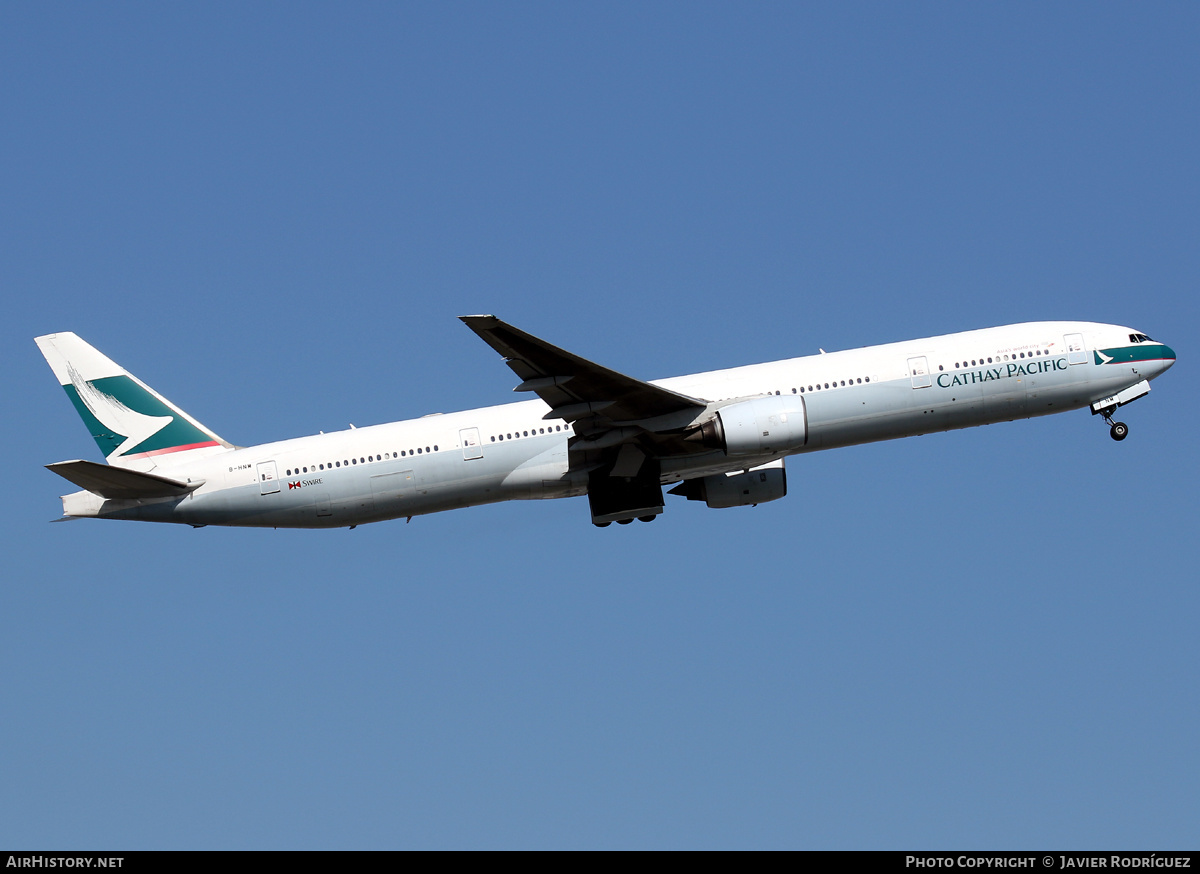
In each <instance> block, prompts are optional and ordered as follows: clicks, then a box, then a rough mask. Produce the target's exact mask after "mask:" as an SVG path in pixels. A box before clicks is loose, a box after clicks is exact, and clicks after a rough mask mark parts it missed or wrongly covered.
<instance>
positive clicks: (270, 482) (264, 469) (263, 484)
mask: <svg viewBox="0 0 1200 874" xmlns="http://www.w3.org/2000/svg"><path fill="white" fill-rule="evenodd" d="M258 486H259V489H260V491H259V494H261V495H273V494H275V493H276V492H277V491H279V471H278V470H277V469H276V468H275V462H273V461H261V462H259V464H258Z"/></svg>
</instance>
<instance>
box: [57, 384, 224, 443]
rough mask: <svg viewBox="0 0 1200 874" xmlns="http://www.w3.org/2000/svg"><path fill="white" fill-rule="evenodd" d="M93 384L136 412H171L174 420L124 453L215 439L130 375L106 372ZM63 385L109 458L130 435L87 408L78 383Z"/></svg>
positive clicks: (147, 413) (159, 413) (153, 414)
mask: <svg viewBox="0 0 1200 874" xmlns="http://www.w3.org/2000/svg"><path fill="white" fill-rule="evenodd" d="M91 384H92V386H93V387H94V388H95V389H96V390H97V391H99V392H102V393H104V394H106V395H109V396H110V397H112V398H114V399H115V400H117V401H119V402H120V403H121V404H123V405H124V406H126V407H128V408H129V409H131V410H133V411H134V412H136V413H142V414H143V415H146V416H171V423H170V424H169V425H167V426H166V427H165V428H163V429H162V430H161V431H159V432H157V433H156V434H152V435H150V437H148V438H146V439H145V440H143V441H142V442H141V443H139V444H138V445H137V446H134V447H133V448H131V449H129V450H128V451H126V452H124V453H122V455H136V454H137V453H139V452H154V451H156V450H159V449H171V448H173V447H175V446H188V445H190V444H193V443H207V442H209V441H213V440H215V439H216V438H215V437H214V436H213V435H212V434H209V433H207V432H205V431H202V430H200V429H199V428H197V427H196V426H195V425H193V424H192V423H191V422H189V421H188V420H187V419H184V418H182V417H180V416H178V415H176V413H175V411H174V410H172V409H171V408H170V407H168V406H167V405H166V404H164V403H163V402H162V401H160V400H159V399H158V398H156V397H155V396H154V395H152V394H150V392H148V391H146V390H145V389H144V388H142V387H141V386H140V385H138V384H137V383H136V382H134V381H133V380H132V379H130V378H129V377H128V376H106V377H104V378H102V379H93V380H91ZM63 389H64V390H65V391H66V393H67V397H69V398H70V399H71V403H72V404H74V405H75V411H76V412H77V413H79V417H80V418H81V419H83V423H84V424H85V425H87V429H88V431H89V432H90V433H91V435H92V439H94V440H95V441H96V445H97V446H99V447H100V451H101V452H103V453H104V457H105V458H107V457H108V456H110V455H112V454H113V452H115V451H116V449H117V447H118V446H120V445H121V444H122V443H124V442H125V438H126V437H127V436H128V435H125V434H114V433H113V432H112V431H110V430H109V429H108V428H106V427H104V425H103V424H101V423H100V421H99V420H98V419H97V418H96V417H95V416H93V415H92V412H91V410H89V409H88V408H87V405H86V404H85V403H84V402H83V400H82V399H81V398H80V397H79V392H77V391H76V390H75V386H73V385H71V384H69V383H68V384H67V385H64V386H63Z"/></svg>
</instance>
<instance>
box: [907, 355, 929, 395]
mask: <svg viewBox="0 0 1200 874" xmlns="http://www.w3.org/2000/svg"><path fill="white" fill-rule="evenodd" d="M908 375H909V376H910V377H912V387H913V388H929V386H931V385H933V379H932V377H930V375H929V362H928V361H927V360H926V359H925V356H924V355H921V356H919V357H917V358H910V359H908Z"/></svg>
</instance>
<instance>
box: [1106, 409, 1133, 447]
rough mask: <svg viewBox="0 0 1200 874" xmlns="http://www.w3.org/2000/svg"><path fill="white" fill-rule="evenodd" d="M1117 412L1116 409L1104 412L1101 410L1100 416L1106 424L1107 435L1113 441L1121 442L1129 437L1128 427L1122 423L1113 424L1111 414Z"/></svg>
mask: <svg viewBox="0 0 1200 874" xmlns="http://www.w3.org/2000/svg"><path fill="white" fill-rule="evenodd" d="M1116 411H1117V408H1116V407H1109V408H1108V409H1106V410H1101V411H1100V415H1102V416H1103V417H1104V421H1105V422H1108V426H1109V427H1108V435H1109V436H1110V437H1112V439H1113V440H1116V441H1118V442H1119V441H1121V440H1124V439H1125V438H1126V437H1128V436H1129V426H1128V425H1126V424H1125V423H1124V422H1114V421H1113V419H1112V414H1113V413H1115V412H1116Z"/></svg>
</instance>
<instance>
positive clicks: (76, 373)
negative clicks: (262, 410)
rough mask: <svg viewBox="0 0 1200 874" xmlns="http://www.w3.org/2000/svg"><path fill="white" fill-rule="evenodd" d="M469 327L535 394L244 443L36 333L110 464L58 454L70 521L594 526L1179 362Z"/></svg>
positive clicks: (1111, 405) (1090, 334)
mask: <svg viewBox="0 0 1200 874" xmlns="http://www.w3.org/2000/svg"><path fill="white" fill-rule="evenodd" d="M462 321H463V322H464V323H466V325H467V327H469V328H470V329H471V330H472V331H474V332H475V333H476V334H477V335H479V337H480V338H481V339H482V340H483V341H484V342H485V343H487V344H488V345H489V346H491V347H492V348H493V349H494V350H496V352H498V353H499V354H500V355H501V356H502V357H503V358H504V361H505V363H506V364H507V365H508V366H509V368H510V369H511V370H512V371H513V373H515V374H516V376H517V379H518V380H519V384H518V385H517V386H516V388H514V389H513V390H514V391H516V392H521V393H523V394H528V395H532V397H531V398H530V399H529V400H523V401H520V402H517V403H510V404H503V405H500V406H494V407H484V408H482V409H476V410H466V411H464V412H461V413H447V414H435V415H431V416H425V417H422V418H419V419H409V420H406V421H402V422H393V423H391V424H387V425H374V426H371V427H364V428H353V427H351V429H350V430H347V431H338V432H335V433H328V434H325V433H322V434H317V435H315V436H310V437H297V438H294V439H290V440H282V441H279V442H277V443H265V444H263V445H261V446H250V447H242V446H235V445H234V444H232V443H230V442H229V441H227V440H224V439H223V438H221V437H219V436H218V435H217V434H216V432H214V431H212V430H211V429H209V428H207V427H205V426H204V425H202V424H201V423H200V422H199V421H197V420H196V419H193V418H192V417H191V416H189V415H188V414H187V413H185V412H183V411H182V410H181V409H179V408H178V407H176V406H175V405H174V404H172V403H171V402H170V401H168V400H167V399H166V398H164V397H163V396H162V395H160V394H159V393H158V392H156V391H154V390H153V389H152V388H150V387H149V386H147V385H146V384H145V383H143V382H142V381H141V380H139V379H138V378H137V377H135V376H133V375H132V374H130V373H128V372H126V371H125V370H123V369H122V368H121V367H119V366H118V365H117V364H115V363H114V362H113V361H112V360H110V359H109V358H107V357H106V356H104V355H103V354H101V353H100V352H99V351H97V350H96V349H94V348H93V347H92V346H89V345H88V344H87V343H85V342H84V341H83V340H81V339H80V338H79V337H77V336H76V335H75V334H72V333H61V334H47V335H46V336H44V337H38V338H37V344H38V347H39V348H40V349H41V351H42V354H43V355H44V356H45V357H46V360H47V362H49V364H50V367H51V369H52V370H53V371H54V375H55V376H57V377H58V381H59V383H60V384H61V385H62V387H63V388H64V389H65V390H66V392H67V396H68V397H69V398H70V399H71V402H72V403H73V404H74V405H75V409H76V410H77V411H78V413H79V415H80V416H81V417H82V418H83V420H84V423H85V424H86V425H87V427H88V430H89V431H90V432H91V434H92V437H93V438H94V439H95V441H96V443H97V445H99V447H100V451H101V452H102V453H103V454H104V457H105V460H106V461H107V464H99V463H97V462H93V461H84V460H74V461H60V462H57V463H55V464H50V465H47V466H48V467H49V469H50V470H52V471H54V472H55V473H56V474H58V475H59V476H61V477H63V478H65V479H67V480H69V481H70V482H72V483H73V484H74V485H76V486H78V487H79V488H80V489H82V491H77V492H74V493H73V494H69V495H65V496H64V497H63V499H62V502H63V513H64V517H65V518H74V517H98V518H104V519H137V520H142V521H147V522H179V523H183V524H186V525H192V526H195V527H197V528H199V527H203V526H205V525H233V526H257V527H266V528H337V527H349V528H353V527H355V526H356V525H360V524H362V523H364V522H379V521H382V520H384V519H396V518H399V517H402V516H403V517H408V518H411V517H413V516H418V515H422V514H426V513H436V512H439V511H442V510H453V509H458V508H462V507H472V506H476V505H479V504H491V503H495V502H498V501H509V500H526V499H533V498H567V497H573V496H579V495H585V494H586V495H587V497H588V503H589V505H590V508H591V518H592V522H593V524H595V525H597V526H601V527H603V526H607V525H609V524H611V523H613V522H618V523H621V524H627V523H629V522H632V521H633V520H634V519H639V520H641V521H643V522H649V521H652V520H653V519H654V518H655V517H656V516H658V515H659V514H660V513H661V512H662V511H663V507H664V499H663V486H673V488H671V489H670V494H673V495H680V496H682V497H684V498H687V499H688V500H693V501H704V502H705V503H706V504H707V505H708V506H709V507H742V506H748V505H754V504H761V503H764V502H766V501H774V500H776V499H777V498H782V497H783V496H784V495H785V494H787V480H786V475H785V472H784V460H785V459H786V458H787V457H788V456H790V455H799V454H802V453H807V452H815V451H817V450H820V449H832V448H835V447H838V446H850V445H853V444H857V443H870V442H873V441H876V440H890V439H892V438H895V437H909V436H912V435H915V434H928V433H932V432H935V431H949V430H952V429H955V428H967V427H971V426H973V425H986V424H989V423H993V422H1003V421H1009V420H1013V419H1026V418H1031V417H1033V416H1044V415H1047V414H1049V413H1061V412H1064V411H1066V410H1076V409H1085V408H1086V409H1090V410H1091V412H1092V413H1093V414H1094V415H1099V416H1101V417H1102V418H1103V419H1104V421H1105V422H1106V423H1108V425H1109V426H1110V433H1111V435H1112V437H1113V439H1114V440H1123V439H1125V436H1126V435H1127V434H1128V431H1129V429H1128V428H1127V427H1126V425H1125V424H1124V423H1123V422H1114V421H1113V419H1112V416H1113V414H1114V413H1115V412H1116V410H1117V408H1118V407H1121V406H1123V405H1125V404H1127V403H1129V402H1131V401H1134V400H1137V399H1138V398H1140V397H1143V396H1144V395H1146V394H1147V393H1148V392H1149V391H1150V380H1152V379H1154V378H1155V377H1156V376H1158V375H1159V374H1161V373H1163V372H1165V371H1166V370H1167V369H1168V368H1169V367H1171V365H1172V364H1174V363H1175V353H1174V352H1173V351H1172V350H1171V349H1170V347H1168V346H1166V345H1164V344H1162V343H1159V342H1157V341H1155V340H1152V339H1150V337H1148V336H1147V335H1145V334H1143V333H1141V332H1139V331H1135V330H1133V329H1131V328H1123V327H1120V326H1117V325H1104V324H1097V323H1094V322H1029V323H1026V324H1019V325H1006V326H1004V327H999V328H986V329H983V330H978V331H967V332H964V333H960V334H946V335H944V336H941V337H926V338H924V339H920V340H910V341H907V342H904V343H889V344H887V345H883V346H870V347H866V348H863V349H852V350H848V351H844V352H831V353H829V354H824V353H822V354H820V355H811V356H807V357H803V358H791V359H787V360H784V361H773V362H769V363H767V364H754V365H749V366H746V367H735V368H732V369H730V370H717V371H711V372H708V373H697V374H693V375H691V376H680V377H675V378H673V379H660V380H654V381H650V382H645V381H643V380H640V379H637V378H635V377H632V376H626V375H625V374H623V373H618V372H617V371H615V370H609V369H608V368H606V367H603V366H601V365H599V364H595V363H593V362H591V361H588V360H587V359H585V358H580V357H579V356H578V355H573V354H572V353H570V352H567V351H566V350H563V349H560V348H558V347H557V346H553V345H551V344H550V343H547V342H546V341H544V340H540V339H538V338H537V337H534V336H532V335H530V334H527V333H525V332H524V331H521V330H518V329H517V328H514V327H513V326H512V325H508V324H506V323H504V322H502V321H500V319H498V318H496V317H495V316H464V317H462Z"/></svg>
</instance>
